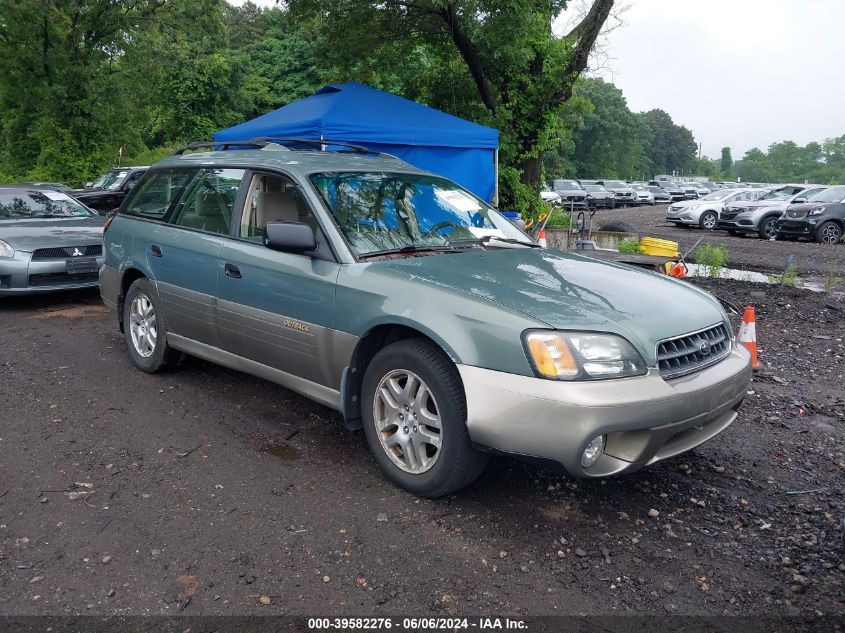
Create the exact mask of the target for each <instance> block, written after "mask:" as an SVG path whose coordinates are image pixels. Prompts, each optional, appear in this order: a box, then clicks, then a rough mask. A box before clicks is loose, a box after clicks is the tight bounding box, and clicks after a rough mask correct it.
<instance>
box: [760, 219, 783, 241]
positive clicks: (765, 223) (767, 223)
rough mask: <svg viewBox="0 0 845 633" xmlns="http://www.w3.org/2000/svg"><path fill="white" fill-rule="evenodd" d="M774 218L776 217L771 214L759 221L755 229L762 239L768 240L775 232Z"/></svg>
mask: <svg viewBox="0 0 845 633" xmlns="http://www.w3.org/2000/svg"><path fill="white" fill-rule="evenodd" d="M776 220H777V218H776V217H774V216H772V217H769V218H763V220H762V221H761V222H760V227H759V228H758V229H757V233H758V234H759V235H760V237H761V238H762V239H764V240H770V239H772V238H773V237H774V236H775V235H776V234H777V232H778V230H777V229H776V228H775V221H776Z"/></svg>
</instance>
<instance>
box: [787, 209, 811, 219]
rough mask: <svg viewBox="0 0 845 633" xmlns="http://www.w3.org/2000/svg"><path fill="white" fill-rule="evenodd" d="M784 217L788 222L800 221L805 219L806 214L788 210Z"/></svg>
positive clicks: (801, 211)
mask: <svg viewBox="0 0 845 633" xmlns="http://www.w3.org/2000/svg"><path fill="white" fill-rule="evenodd" d="M786 217H788V218H789V219H790V220H801V219H803V218H806V217H807V212H806V211H804V210H798V209H788V210H787V212H786Z"/></svg>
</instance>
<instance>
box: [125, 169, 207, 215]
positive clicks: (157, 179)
mask: <svg viewBox="0 0 845 633" xmlns="http://www.w3.org/2000/svg"><path fill="white" fill-rule="evenodd" d="M195 171H196V170H194V169H156V170H153V171H150V172H148V173H147V176H146V177H145V178H144V179H143V180H142V181H141V183H140V184H139V185H138V186H137V187H136V188H135V190H134V195H133V196H132V198H131V199H130V200H129V201H128V203H127V205H126V208H124V209H123V213H128V214H129V215H138V216H142V217H147V218H155V219H161V218H163V217H164V216H165V214H167V211H168V209H170V207H171V206H172V205H173V203H174V202H175V201H177V200H179V197H180V196H181V195H182V192H183V191H184V190H185V186H186V185H187V184H188V182H190V180H191V178H192V177H193V175H194V173H195Z"/></svg>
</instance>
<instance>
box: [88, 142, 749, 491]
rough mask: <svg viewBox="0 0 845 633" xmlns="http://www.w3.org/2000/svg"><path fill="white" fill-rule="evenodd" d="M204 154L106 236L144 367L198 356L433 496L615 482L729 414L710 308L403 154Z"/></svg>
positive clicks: (719, 333) (108, 270)
mask: <svg viewBox="0 0 845 633" xmlns="http://www.w3.org/2000/svg"><path fill="white" fill-rule="evenodd" d="M196 145H198V146H200V148H201V146H202V145H201V144H196ZM204 145H205V146H206V147H208V146H209V144H204ZM230 145H232V144H230ZM194 149H197V148H196V147H195V148H194ZM211 149H212V150H214V151H202V152H192V153H184V152H181V153H177V155H174V156H172V157H170V158H168V159H166V160H164V161H162V162H160V163H159V164H157V165H155V166H154V167H153V168H151V169H150V170H149V172H148V173H147V174H146V175H145V176H144V178H143V180H141V182H140V183H139V184H138V186H136V187H135V189H134V190H133V191H132V193H131V194H130V196H129V197H128V198H127V199H126V200H125V201H124V203H123V205H122V206H121V208H120V210H119V212H118V213H117V214H116V216H114V217H113V219H112V220H111V221H110V222H109V223H108V225H107V228H106V232H105V235H104V246H105V264H104V266H103V267H102V269H101V271H100V288H101V292H102V296H103V300H104V301H105V302H106V304H108V305H109V306H110V307H112V308H114V309H116V311H117V315H118V321H119V325H120V328H121V329H122V331H123V332H124V335H125V337H126V342H127V349H128V353H129V356H130V358H131V359H132V362H133V363H134V364H135V366H136V367H137V368H138V369H140V370H142V371H145V372H155V371H159V370H163V369H166V368H170V367H172V366H173V365H174V364H175V362H176V361H177V360H178V357H179V355H180V354H181V353H186V354H191V355H194V356H197V357H200V358H204V359H207V360H209V361H212V362H215V363H219V364H221V365H225V366H227V367H231V368H234V369H238V370H241V371H244V372H247V373H250V374H252V375H254V376H257V377H260V378H263V379H265V380H269V381H272V382H274V383H278V384H279V385H283V386H284V387H286V388H288V389H292V390H294V391H297V392H299V393H301V394H304V395H305V396H307V397H309V398H312V399H314V400H316V401H318V402H321V403H323V404H324V405H326V406H328V407H331V408H333V409H335V410H337V411H339V412H340V413H341V415H342V416H343V419H344V420H345V422H346V425H347V426H348V427H349V428H351V429H358V428H363V429H364V433H365V435H366V438H367V442H368V444H369V448H370V450H371V451H372V453H373V455H374V456H375V459H376V461H377V462H378V464H379V466H380V468H381V469H382V470H383V472H384V473H385V475H386V476H387V477H388V478H389V479H390V480H392V481H393V482H395V483H396V484H398V485H399V486H402V487H403V488H405V489H407V490H409V491H412V492H414V493H416V494H419V495H424V496H430V497H435V496H440V495H445V494H448V493H450V492H452V491H455V490H457V489H459V488H461V487H463V486H466V485H467V484H469V483H470V482H471V481H473V480H474V479H475V478H476V477H478V475H479V474H480V473H481V471H482V470H483V468H484V466H485V464H486V461H487V457H488V455H489V454H491V453H496V454H505V455H512V456H514V457H519V458H522V459H528V460H530V461H533V462H535V463H540V464H545V465H547V466H553V467H561V466H562V467H563V468H564V469H565V470H566V471H567V472H569V473H571V474H573V475H577V476H582V477H604V476H607V475H613V474H618V473H623V472H630V471H634V470H637V469H639V468H642V467H643V466H646V465H648V464H652V463H654V462H656V461H658V460H661V459H665V458H667V457H671V456H673V455H677V454H678V453H681V452H683V451H686V450H688V449H691V448H693V447H694V446H697V445H699V444H701V443H702V442H704V441H706V440H708V439H710V438H712V437H713V436H715V435H717V434H718V433H720V432H721V431H723V430H724V429H725V428H726V427H728V425H730V424H731V423H732V422H733V421H734V419H735V418H736V416H737V413H736V410H737V408H738V407H739V405H740V402H741V401H742V399H743V396H744V395H745V393H746V389H747V388H748V384H749V381H750V379H751V366H750V361H749V357H748V354H747V353H746V351H745V349H744V348H743V347H742V346H741V345H737V343H736V342H735V339H734V337H733V335H732V332H731V327H730V324H729V321H728V319H727V317H726V316H725V313H724V311H723V310H722V308H721V306H720V304H719V302H718V301H717V300H716V299H714V298H713V297H712V296H711V295H709V294H707V293H706V292H703V291H701V290H698V289H696V288H694V287H692V286H690V285H688V284H686V283H684V282H682V281H676V280H673V279H671V278H669V277H666V276H661V275H657V274H653V273H650V272H646V271H644V270H640V269H635V268H630V267H627V266H623V265H617V264H613V263H607V262H603V261H597V260H595V259H591V258H589V257H583V256H580V255H575V254H571V253H564V252H561V251H559V250H555V249H551V248H540V247H539V246H538V245H537V244H536V243H535V242H533V241H532V240H531V239H530V238H529V237H528V236H527V235H526V234H525V233H523V232H522V231H521V230H520V229H519V228H517V227H516V226H514V225H513V224H512V223H510V222H509V221H508V220H507V219H505V218H504V217H503V216H501V215H500V214H499V213H498V212H497V211H496V210H495V209H493V208H491V207H490V206H488V205H487V204H485V203H484V202H482V201H481V200H479V199H478V198H476V197H475V196H473V195H472V194H470V193H468V192H467V191H465V190H464V189H462V188H461V187H459V186H458V185H456V184H454V183H452V182H450V181H448V180H445V179H443V178H440V177H437V176H435V175H433V174H430V173H426V172H423V171H420V170H418V169H416V168H414V167H412V166H410V165H408V164H407V163H405V162H403V161H401V160H399V159H397V158H395V157H392V156H388V155H384V154H375V153H370V152H367V151H366V150H364V149H362V148H355V147H340V146H333V147H332V148H329V149H332V150H333V151H321V150H323V149H326V148H325V147H324V146H320V145H316V146H309V145H308V144H303V143H295V144H292V143H289V142H286V143H285V144H283V143H282V142H281V141H275V142H270V141H266V140H264V141H258V140H256V141H255V142H251V143H250V146H249V147H243V146H241V147H237V148H233V147H229V146H227V147H224V148H222V149H221V148H217V149H215V148H213V147H212V148H211ZM235 149H237V150H238V151H234V150H235Z"/></svg>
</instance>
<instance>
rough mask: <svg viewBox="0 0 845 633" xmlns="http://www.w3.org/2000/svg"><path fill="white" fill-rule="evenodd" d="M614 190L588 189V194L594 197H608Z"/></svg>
mask: <svg viewBox="0 0 845 633" xmlns="http://www.w3.org/2000/svg"><path fill="white" fill-rule="evenodd" d="M612 194H613V192H612V191H588V192H587V195H588V196H592V197H593V198H607V197H608V196H610V195H612Z"/></svg>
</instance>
